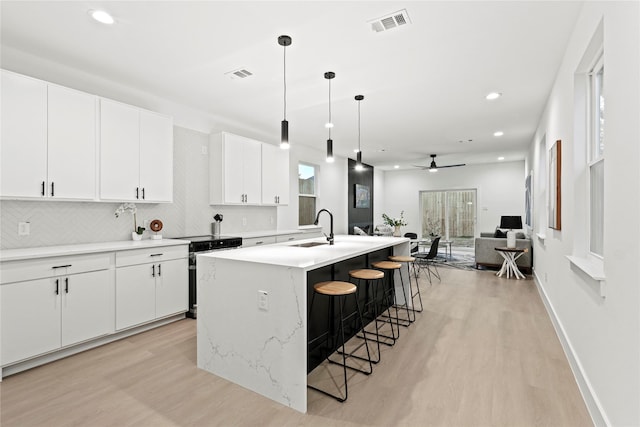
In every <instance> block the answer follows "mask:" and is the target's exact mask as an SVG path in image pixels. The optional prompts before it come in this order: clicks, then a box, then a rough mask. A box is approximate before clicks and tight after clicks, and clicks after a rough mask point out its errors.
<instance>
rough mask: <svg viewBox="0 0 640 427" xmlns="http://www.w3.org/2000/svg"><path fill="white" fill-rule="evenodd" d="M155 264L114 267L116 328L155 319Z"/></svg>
mask: <svg viewBox="0 0 640 427" xmlns="http://www.w3.org/2000/svg"><path fill="white" fill-rule="evenodd" d="M155 271H156V270H155V264H142V265H133V266H130V267H120V268H117V269H116V329H124V328H128V327H130V326H134V325H138V324H141V323H145V322H148V321H150V320H153V319H155V314H156V289H155V288H156V285H155V274H154V273H155Z"/></svg>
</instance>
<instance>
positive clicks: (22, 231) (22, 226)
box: [18, 222, 31, 236]
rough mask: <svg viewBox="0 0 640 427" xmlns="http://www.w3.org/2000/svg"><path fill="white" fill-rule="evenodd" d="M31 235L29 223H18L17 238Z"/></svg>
mask: <svg viewBox="0 0 640 427" xmlns="http://www.w3.org/2000/svg"><path fill="white" fill-rule="evenodd" d="M29 234H31V223H30V222H19V223H18V236H28V235H29Z"/></svg>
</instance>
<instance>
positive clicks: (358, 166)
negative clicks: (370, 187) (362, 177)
mask: <svg viewBox="0 0 640 427" xmlns="http://www.w3.org/2000/svg"><path fill="white" fill-rule="evenodd" d="M363 99H364V95H356V97H355V100H356V101H358V154H357V156H356V170H357V171H362V170H364V166H363V165H362V150H361V149H360V101H362V100H363Z"/></svg>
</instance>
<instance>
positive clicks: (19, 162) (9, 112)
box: [0, 70, 97, 200]
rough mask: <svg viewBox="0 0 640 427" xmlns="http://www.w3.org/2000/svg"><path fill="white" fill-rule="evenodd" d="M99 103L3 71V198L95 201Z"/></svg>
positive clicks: (57, 87) (80, 95)
mask: <svg viewBox="0 0 640 427" xmlns="http://www.w3.org/2000/svg"><path fill="white" fill-rule="evenodd" d="M96 103H97V97H95V96H93V95H89V94H87V93H84V92H79V91H76V90H73V89H68V88H65V87H62V86H58V85H54V84H48V83H47V82H44V81H41V80H37V79H33V78H31V77H26V76H22V75H20V74H15V73H12V72H9V71H5V70H2V172H1V173H2V178H1V179H2V180H1V189H0V195H1V196H2V197H4V198H16V199H60V200H95V198H96Z"/></svg>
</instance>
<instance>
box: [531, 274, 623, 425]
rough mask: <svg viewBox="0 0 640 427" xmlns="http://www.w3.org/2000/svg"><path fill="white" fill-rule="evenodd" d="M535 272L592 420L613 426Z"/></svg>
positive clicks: (537, 285)
mask: <svg viewBox="0 0 640 427" xmlns="http://www.w3.org/2000/svg"><path fill="white" fill-rule="evenodd" d="M532 270H533V279H534V282H535V284H536V287H537V288H538V293H539V294H540V298H541V299H542V302H543V303H544V306H545V308H546V309H547V313H549V317H550V318H551V323H553V328H554V329H555V331H556V335H557V336H558V339H559V340H560V344H561V345H562V349H563V350H564V354H565V356H566V357H567V360H568V361H569V366H570V367H571V371H572V372H573V376H574V377H575V379H576V383H578V389H579V390H580V394H582V398H583V399H584V403H585V405H586V406H587V410H588V411H589V415H590V416H591V420H592V421H593V424H594V425H595V426H603V427H608V426H611V423H610V422H609V419H608V418H607V415H606V413H605V411H604V409H603V408H602V405H601V404H600V400H598V397H597V396H596V394H595V392H594V390H593V387H592V386H591V383H590V382H589V379H588V378H587V376H586V375H585V373H584V370H583V369H582V364H581V363H580V360H579V359H578V358H577V357H576V354H575V352H574V350H573V346H572V345H571V342H570V341H569V338H568V337H567V334H566V333H565V331H564V328H563V326H562V322H560V319H558V317H557V316H556V312H555V310H554V308H553V304H552V303H551V301H549V298H548V296H547V294H546V292H545V291H544V288H543V287H542V286H541V285H540V283H541V281H540V278H539V277H538V274H537V272H536V270H535V268H534V269H532Z"/></svg>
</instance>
